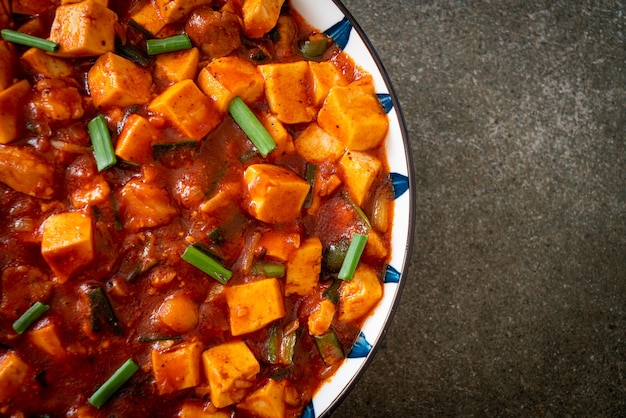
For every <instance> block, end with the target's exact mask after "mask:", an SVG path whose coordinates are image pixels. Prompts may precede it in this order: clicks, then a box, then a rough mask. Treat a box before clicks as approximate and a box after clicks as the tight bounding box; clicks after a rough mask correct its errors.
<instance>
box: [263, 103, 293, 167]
mask: <svg viewBox="0 0 626 418" xmlns="http://www.w3.org/2000/svg"><path fill="white" fill-rule="evenodd" d="M257 116H258V118H259V121H261V123H262V124H263V126H264V127H265V129H266V130H267V132H268V133H269V134H270V136H271V137H272V139H274V142H275V143H276V149H275V150H274V151H273V152H272V154H271V156H272V157H274V156H278V157H283V156H285V155H292V154H294V153H295V152H296V147H295V146H294V144H293V137H292V136H291V134H290V133H289V132H287V129H286V128H285V125H283V123H282V122H281V121H279V120H278V119H277V118H276V116H274V115H273V114H272V113H269V112H261V113H260V114H259V115H257Z"/></svg>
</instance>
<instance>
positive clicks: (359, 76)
mask: <svg viewBox="0 0 626 418" xmlns="http://www.w3.org/2000/svg"><path fill="white" fill-rule="evenodd" d="M63 3H64V4H63V5H60V4H59V2H58V1H54V2H48V1H38V0H14V1H13V2H12V3H11V4H10V5H11V7H9V3H8V2H6V1H5V2H0V24H1V25H2V27H3V28H4V29H10V30H14V31H18V32H21V33H27V34H31V35H33V36H36V37H39V38H42V39H48V40H51V41H53V42H55V43H56V50H55V52H52V53H48V52H45V51H43V50H41V49H39V48H31V47H29V46H25V45H22V44H19V43H15V42H12V41H6V40H3V41H0V114H1V115H2V116H1V117H2V124H3V127H1V128H0V219H2V222H0V267H1V269H2V276H1V282H0V295H1V300H0V414H2V415H8V416H80V417H92V416H107V417H109V416H118V417H125V416H151V417H157V416H163V417H172V416H183V417H191V416H193V417H213V416H220V417H222V416H235V415H236V416H267V417H274V416H277V417H278V416H300V414H301V413H302V410H303V408H304V407H306V405H307V404H308V403H309V402H310V400H311V398H312V396H313V394H314V393H315V391H316V390H317V389H318V388H319V386H320V385H321V384H322V382H323V381H324V380H325V379H327V378H328V377H329V376H331V375H332V374H333V373H334V371H335V370H336V369H337V367H338V366H339V365H340V364H341V361H342V359H343V358H344V356H345V355H346V353H348V352H349V350H350V348H351V347H352V345H353V344H354V341H355V339H356V337H357V335H358V332H359V329H360V327H361V325H362V322H363V320H364V319H365V318H366V317H367V315H368V313H369V312H370V311H371V309H373V307H374V306H375V305H376V304H377V302H378V301H379V300H380V298H381V297H382V292H383V286H382V274H383V269H384V266H385V262H386V261H387V259H388V254H389V246H390V244H389V238H390V222H391V216H392V210H393V204H392V199H391V198H390V193H391V185H390V182H389V179H388V169H387V165H386V156H385V154H384V147H383V140H384V137H385V133H386V129H387V125H386V123H387V122H386V115H384V112H383V111H382V109H381V108H380V106H379V104H378V103H377V102H376V99H375V95H374V89H373V85H372V80H371V78H370V77H369V76H368V75H367V74H366V73H364V72H363V71H361V70H360V69H359V68H358V67H357V66H355V65H354V64H353V63H352V61H351V60H350V58H349V57H347V56H346V55H345V54H344V53H343V52H341V51H340V50H339V49H338V48H337V47H336V46H335V45H334V44H333V43H332V39H328V38H326V37H325V36H324V35H323V34H320V33H319V32H317V31H316V30H314V29H313V28H310V27H309V26H307V24H306V22H304V21H303V20H302V18H301V17H300V16H298V15H297V14H296V13H295V12H294V11H293V10H292V9H291V8H290V7H289V4H288V3H285V4H282V1H269V0H267V1H261V0H245V1H243V0H232V1H231V0H229V1H219V0H214V1H211V0H205V1H199V0H193V1H192V0H177V1H171V2H166V1H164V0H155V1H153V2H150V1H147V0H140V1H130V2H125V1H121V0H111V1H108V2H107V1H106V0H101V1H96V0H86V1H82V2H65V1H64V2H63ZM78 28H80V30H78ZM181 34H184V35H186V37H187V39H188V41H189V42H190V44H189V45H186V46H183V47H182V49H180V50H177V51H169V52H163V53H158V54H154V55H148V54H147V53H146V44H147V43H149V42H150V41H151V40H154V39H164V38H170V37H173V36H177V35H181ZM183 38H184V37H183ZM183 40H184V39H183ZM240 99H241V102H243V103H244V106H246V107H247V108H248V109H250V110H251V111H252V113H253V114H254V115H255V117H256V118H258V121H257V123H258V122H259V121H260V124H261V125H262V126H264V128H265V130H266V131H267V132H268V133H269V134H270V136H271V137H272V140H273V143H272V144H271V145H270V146H271V147H272V150H271V151H270V152H268V153H267V155H266V156H263V155H262V153H261V152H259V149H260V147H259V146H258V145H256V144H255V142H253V141H252V140H251V138H250V137H249V136H248V135H247V134H246V133H244V131H243V130H242V126H241V125H240V124H239V123H238V122H235V120H234V119H233V117H232V116H231V115H232V113H231V112H232V103H233V102H234V101H236V100H240ZM375 102H376V105H372V103H375ZM94 120H100V121H104V124H103V126H104V132H103V131H100V133H98V132H97V131H92V128H93V124H92V123H90V122H91V121H94ZM102 134H104V137H105V138H104V144H105V148H106V146H107V145H109V146H110V147H111V149H112V150H113V151H114V156H113V159H112V160H109V162H108V163H103V162H102V161H101V160H100V159H101V158H102V157H101V156H97V155H96V154H98V152H97V151H94V149H95V148H96V147H97V145H96V144H95V142H96V141H97V138H95V137H97V136H98V135H102ZM107 135H108V136H109V137H110V142H108V143H107V141H108V140H109V139H108V138H107ZM110 157H111V156H109V159H110ZM102 164H104V166H102ZM355 236H360V237H361V238H363V237H365V239H366V240H367V243H366V245H365V248H364V250H363V251H362V253H361V254H358V253H357V258H356V261H355V262H354V264H355V267H356V271H355V272H354V271H353V272H349V273H348V277H343V278H342V279H340V278H339V277H338V276H340V274H339V272H340V269H341V268H342V266H343V264H344V263H345V262H346V261H345V259H346V253H347V252H349V251H348V248H349V247H350V243H351V242H352V241H355ZM191 255H197V256H199V257H200V258H202V259H203V260H204V262H205V263H209V264H210V265H212V266H217V268H218V269H221V270H219V271H220V272H221V273H220V272H218V273H213V275H214V277H211V275H210V274H207V273H206V272H205V271H203V270H201V268H199V267H201V266H200V265H198V264H197V263H195V262H193V261H190V259H189V257H187V256H191ZM207 260H208V261H207ZM201 265H204V264H202V263H201ZM32 306H35V307H42V306H43V307H44V308H42V310H43V312H40V313H38V314H36V315H35V316H34V317H32V318H30V319H28V318H26V323H25V324H22V325H19V322H20V318H21V319H24V317H23V316H24V314H25V312H26V311H27V310H29V308H31V307H32ZM16 324H17V325H16ZM128 360H130V361H131V362H132V363H133V364H136V365H137V366H138V367H137V370H136V371H135V370H132V371H131V373H130V376H128V377H127V378H126V379H124V380H123V381H122V382H121V383H120V384H119V387H118V388H116V389H113V390H112V391H111V393H110V394H109V395H107V396H105V397H103V398H101V399H94V398H95V396H94V393H95V392H96V391H97V390H98V388H100V387H101V386H102V385H103V384H104V383H105V381H107V379H109V377H110V376H112V375H113V374H114V373H115V371H116V370H117V369H118V368H119V367H120V366H122V365H123V364H124V363H125V362H127V361H128Z"/></svg>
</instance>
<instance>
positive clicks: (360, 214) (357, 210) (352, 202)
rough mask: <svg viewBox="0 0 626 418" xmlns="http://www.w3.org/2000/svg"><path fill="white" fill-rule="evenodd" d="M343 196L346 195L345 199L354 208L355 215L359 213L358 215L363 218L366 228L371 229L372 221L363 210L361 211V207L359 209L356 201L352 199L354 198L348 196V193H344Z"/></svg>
mask: <svg viewBox="0 0 626 418" xmlns="http://www.w3.org/2000/svg"><path fill="white" fill-rule="evenodd" d="M345 196H346V199H348V202H350V204H351V205H352V207H353V208H354V210H355V212H356V213H357V215H359V217H360V218H361V219H362V220H363V222H365V225H366V226H367V229H372V223H371V222H370V220H369V218H368V217H367V215H366V214H365V212H363V209H361V207H360V206H359V205H357V204H356V202H355V201H354V199H352V198H351V197H350V195H348V194H347V193H346V194H345Z"/></svg>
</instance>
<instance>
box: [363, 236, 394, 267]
mask: <svg viewBox="0 0 626 418" xmlns="http://www.w3.org/2000/svg"><path fill="white" fill-rule="evenodd" d="M363 254H365V256H366V257H371V258H377V259H379V260H383V259H385V258H386V257H387V255H389V249H388V248H387V246H386V245H385V241H384V240H383V239H382V237H381V236H380V234H379V233H378V232H376V231H374V230H373V229H370V230H369V231H368V232H367V244H365V250H364V253H363Z"/></svg>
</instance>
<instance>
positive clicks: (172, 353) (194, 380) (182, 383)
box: [150, 342, 202, 395]
mask: <svg viewBox="0 0 626 418" xmlns="http://www.w3.org/2000/svg"><path fill="white" fill-rule="evenodd" d="M201 355H202V343H201V342H185V343H181V344H178V345H175V346H174V347H172V348H170V349H168V350H165V351H161V350H159V349H156V348H155V349H152V353H151V356H150V358H151V361H152V373H153V374H154V380H155V384H156V387H157V390H158V392H159V395H165V394H168V393H173V392H177V391H179V390H182V389H187V388H192V387H195V386H198V385H199V384H200V383H201V382H202V375H201V371H200V362H201V360H200V357H201Z"/></svg>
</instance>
